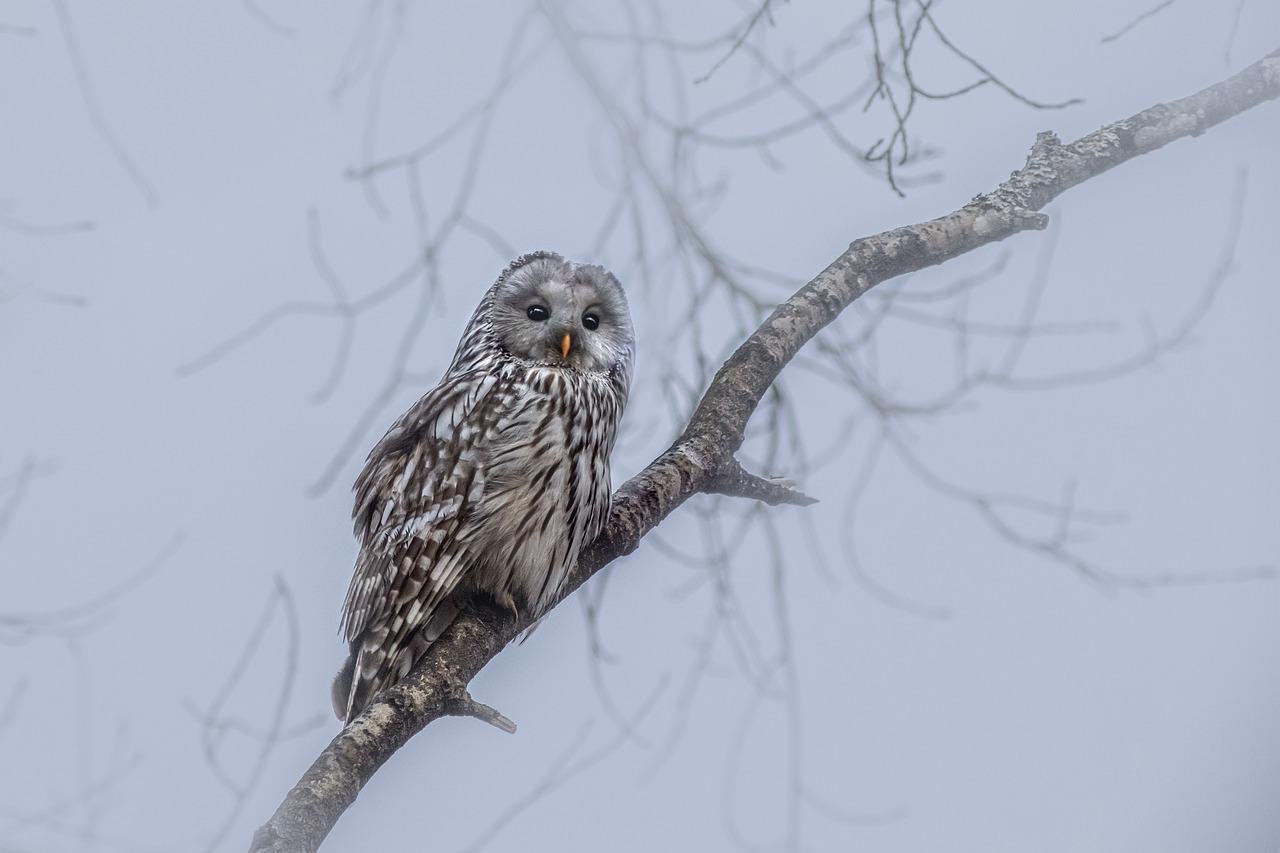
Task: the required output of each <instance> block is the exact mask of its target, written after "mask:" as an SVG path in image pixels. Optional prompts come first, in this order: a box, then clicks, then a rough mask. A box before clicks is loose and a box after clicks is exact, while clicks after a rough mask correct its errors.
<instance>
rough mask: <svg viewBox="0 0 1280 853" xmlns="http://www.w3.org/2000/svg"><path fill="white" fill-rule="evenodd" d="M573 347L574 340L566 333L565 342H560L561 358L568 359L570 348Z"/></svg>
mask: <svg viewBox="0 0 1280 853" xmlns="http://www.w3.org/2000/svg"><path fill="white" fill-rule="evenodd" d="M572 345H573V341H572V339H570V337H569V334H568V333H567V332H566V333H565V336H564V340H563V341H561V342H560V357H561V358H568V357H569V347H570V346H572Z"/></svg>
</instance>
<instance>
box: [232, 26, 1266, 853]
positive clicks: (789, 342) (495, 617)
mask: <svg viewBox="0 0 1280 853" xmlns="http://www.w3.org/2000/svg"><path fill="white" fill-rule="evenodd" d="M1277 97H1280V50H1277V51H1275V52H1272V53H1271V54H1268V55H1267V56H1266V57H1264V58H1263V59H1261V60H1259V61H1258V62H1256V63H1254V64H1253V65H1251V66H1249V67H1248V68H1246V69H1245V70H1244V71H1242V72H1241V73H1239V74H1237V75H1235V76H1234V77H1231V78H1229V79H1227V80H1224V81H1222V82H1221V83H1218V84H1216V85H1214V86H1211V87H1209V88H1207V89H1205V90H1204V91H1202V92H1199V93H1197V94H1194V95H1191V96H1189V97H1186V98H1183V99H1181V100H1178V101H1175V102H1172V103H1169V104H1159V105H1157V106H1154V107H1151V108H1150V109H1147V110H1144V111H1142V112H1140V113H1138V114H1137V115H1134V116H1132V117H1130V118H1127V119H1123V120H1121V121H1118V122H1115V123H1113V124H1110V125H1107V126H1105V127H1103V128H1101V129H1100V130H1097V131H1095V132H1094V133H1091V134H1089V135H1088V136H1085V137H1083V138H1081V139H1079V140H1077V141H1075V142H1072V143H1070V144H1067V145H1063V144H1062V143H1061V142H1059V141H1058V139H1057V137H1056V136H1054V135H1053V134H1052V133H1042V134H1040V135H1039V136H1038V137H1037V139H1036V142H1035V145H1034V146H1033V147H1032V150H1031V154H1030V156H1029V157H1028V158H1027V162H1026V165H1025V166H1023V167H1022V168H1021V169H1019V170H1018V171H1016V172H1014V173H1013V175H1012V176H1011V177H1010V178H1009V180H1007V181H1005V182H1004V183H1003V184H1001V185H1000V187H998V188H997V189H996V190H994V191H993V192H991V193H987V194H985V195H981V196H978V197H977V198H975V199H974V200H973V201H972V202H970V203H969V204H967V205H965V206H964V207H962V208H960V209H959V210H956V211H954V212H952V213H949V214H946V215H944V216H941V217H939V218H937V219H934V220H931V221H929V222H924V223H920V224H917V225H909V226H904V227H902V228H896V229H894V230H891V231H886V232H884V233H882V234H878V235H875V236H873V237H867V238H862V239H859V240H857V241H855V242H854V243H853V244H852V245H850V246H849V248H848V250H847V251H845V252H844V253H843V254H842V255H841V256H840V257H839V258H837V259H836V260H835V261H834V262H833V263H832V264H831V265H830V266H828V267H827V268H826V269H825V270H823V271H822V272H821V273H819V274H818V275H817V277H815V278H814V279H813V280H812V281H810V282H809V283H808V284H806V285H804V286H803V287H801V288H800V290H798V291H797V292H796V293H795V294H794V295H793V296H792V297H791V298H789V299H788V300H786V301H785V302H783V303H782V304H781V305H779V306H778V307H777V308H776V309H775V310H774V311H773V313H772V314H771V315H770V316H769V317H768V318H767V319H766V320H765V321H764V323H763V324H761V325H760V327H759V328H757V329H756V330H755V331H754V332H753V333H752V334H751V335H750V336H749V337H748V338H747V339H746V340H745V341H744V342H743V343H742V345H741V346H739V347H738V349H737V351H736V352H735V353H734V354H733V355H732V356H731V357H730V358H729V359H728V360H727V361H726V362H725V363H724V365H723V366H722V367H721V368H720V370H719V372H718V373H717V374H716V376H715V379H714V380H713V381H712V382H711V384H710V387H709V388H708V389H707V391H706V393H705V395H704V396H703V397H702V400H701V402H700V403H699V404H698V407H697V409H696V410H695V411H694V413H693V415H692V417H691V418H690V420H689V423H688V426H687V427H686V428H685V430H684V432H683V433H682V434H681V435H680V437H679V438H678V439H676V441H675V443H674V444H672V445H671V447H670V448H669V449H668V450H667V451H666V452H664V453H663V454H662V455H661V456H659V457H658V458H657V459H656V460H654V462H653V463H651V464H650V465H649V466H648V467H647V468H645V469H644V470H643V471H641V472H640V473H639V474H637V475H636V476H635V477H633V478H632V479H631V480H629V481H627V482H626V483H625V484H623V486H622V487H621V488H620V489H618V491H617V492H616V493H615V494H614V498H613V506H612V508H611V511H610V514H609V520H608V524H607V526H606V528H605V530H604V532H603V533H602V534H601V535H600V537H599V538H598V539H597V540H596V541H595V543H593V544H592V546H591V547H590V548H589V549H588V550H587V552H586V553H584V554H583V555H582V558H581V560H580V561H579V565H578V567H577V569H576V571H575V572H574V573H573V574H572V575H571V576H570V578H569V580H568V583H566V584H565V588H564V590H563V591H562V596H561V598H562V599H563V597H565V596H568V595H569V594H571V593H572V592H573V591H574V590H575V589H577V588H578V587H579V586H581V585H582V583H583V582H585V581H586V580H587V579H588V578H590V577H591V576H592V575H594V574H595V573H596V572H598V571H599V570H600V569H601V568H603V567H604V566H605V565H607V564H608V563H610V562H612V561H613V560H615V559H617V558H618V557H621V556H623V555H626V554H630V553H631V552H633V551H634V550H635V549H636V548H637V547H638V546H639V543H640V539H641V538H642V537H643V536H645V535H646V534H647V533H649V532H650V531H651V530H653V529H654V528H655V527H657V526H658V524H660V523H661V522H662V520H663V519H665V518H666V517H667V516H668V515H669V514H670V513H671V512H672V511H674V510H675V509H676V508H677V507H679V506H680V505H681V504H682V503H684V502H685V501H686V500H687V499H688V498H689V497H690V496H692V495H694V494H697V493H699V492H706V491H709V490H712V489H713V488H714V484H716V483H717V482H720V481H722V478H723V477H724V476H725V474H726V472H729V473H730V474H732V473H733V472H734V470H735V466H736V465H737V462H736V461H735V460H734V454H735V453H736V452H737V451H738V449H739V447H740V446H741V444H742V442H743V436H744V432H745V430H746V426H747V422H748V420H749V419H750V418H751V416H752V413H753V412H755V410H756V408H757V406H759V404H760V402H761V400H762V399H763V398H764V396H765V394H766V393H767V392H768V390H769V388H770V386H771V385H772V384H773V382H774V380H776V379H777V377H778V375H779V373H780V372H781V371H782V369H783V367H785V366H786V365H787V363H788V362H789V361H790V360H791V359H792V358H793V357H794V356H795V355H796V354H797V353H798V352H799V351H800V349H801V348H802V347H803V346H804V345H805V344H806V343H808V342H809V341H810V340H811V339H812V338H813V337H814V336H815V335H816V334H817V333H818V332H819V331H820V330H822V329H823V328H824V327H825V326H827V325H829V324H830V323H831V322H833V321H834V320H835V319H836V318H837V317H838V316H839V315H840V313H841V312H842V311H843V310H844V309H846V308H847V307H848V306H849V305H850V304H852V303H853V302H854V300H856V299H858V298H859V297H860V296H862V295H863V294H865V293H866V292H867V291H869V290H870V289H871V288H873V287H874V286H876V285H877V284H880V283H881V282H884V281H886V280H888V279H890V278H894V277H896V276H900V275H903V274H905V273H908V272H912V271H915V270H920V269H923V268H926V267H930V266H934V265H936V264H940V263H943V262H944V261H947V260H950V259H952V258H955V257H957V256H959V255H962V254H965V253H967V252H970V251H972V250H974V249H977V248H979V247H981V246H985V245H988V244H990V243H994V242H998V241H1000V240H1003V239H1005V238H1007V237H1011V236H1013V235H1014V234H1017V233H1019V232H1022V231H1026V230H1033V229H1043V228H1044V227H1045V226H1046V224H1047V222H1048V218H1047V217H1046V216H1045V215H1044V214H1043V213H1041V212H1040V211H1041V209H1042V208H1044V206H1045V205H1047V204H1048V203H1049V202H1050V201H1052V200H1053V199H1055V198H1056V197H1057V196H1059V195H1061V194H1062V193H1063V192H1065V191H1066V190H1068V189H1070V188H1072V187H1074V186H1075V185H1077V184H1079V183H1082V182H1083V181H1086V180H1088V179H1090V178H1093V177H1096V176H1098V175H1100V174H1102V173H1103V172H1106V171H1107V170H1109V169H1111V168H1113V167H1115V166H1118V165H1120V164H1121V163H1123V162H1125V161H1127V160H1130V159H1132V158H1134V157H1137V156H1139V155H1142V154H1146V153H1149V152H1151V151H1154V150H1155V149H1157V148H1160V147H1161V146H1163V145H1166V144H1168V143H1169V142H1172V141H1174V140H1176V139H1181V138H1183V137H1186V136H1197V135H1199V134H1201V133H1203V132H1204V131H1206V130H1208V129H1209V128H1210V127H1213V126H1214V125H1216V124H1218V123H1220V122H1222V121H1225V120H1226V119H1228V118H1231V117H1233V116H1235V115H1238V114H1240V113H1242V112H1245V111H1246V110H1249V109H1251V108H1253V107H1255V106H1257V105H1259V104H1261V103H1263V102H1265V101H1268V100H1273V99H1275V98H1277ZM527 627H528V624H526V623H524V622H520V621H517V620H515V619H514V618H512V617H511V616H510V614H507V613H506V612H504V611H502V610H500V609H499V608H497V607H496V606H495V605H492V604H488V603H485V602H483V601H477V602H475V603H474V604H473V605H472V606H471V607H470V608H468V609H467V610H466V611H464V613H463V614H462V615H461V616H460V617H459V618H458V620H457V621H456V622H455V623H454V625H453V626H452V627H451V628H450V629H449V630H448V631H447V632H446V633H445V634H444V635H443V636H442V637H441V638H440V639H439V640H438V641H437V642H436V643H435V644H434V645H432V647H431V648H430V650H429V651H428V652H427V654H426V655H425V656H424V657H423V658H422V660H420V661H419V662H418V664H417V665H416V666H415V667H414V669H413V671H412V672H411V673H410V675H409V676H408V677H407V678H406V679H405V680H404V681H403V682H401V683H400V684H398V685H396V686H395V687H393V688H391V689H390V690H387V691H386V692H385V693H383V694H382V695H381V697H380V698H379V699H378V700H377V701H375V702H374V703H373V704H372V705H371V706H370V707H369V708H368V709H366V710H365V711H364V712H363V713H362V714H360V715H359V716H358V717H357V718H356V719H355V720H353V721H352V723H351V724H350V725H348V726H347V727H346V728H345V729H343V731H342V732H341V733H339V734H338V736H337V737H336V738H334V740H333V741H332V742H331V743H330V744H329V746H328V747H326V748H325V750H324V751H323V752H322V753H321V755H320V756H319V758H317V759H316V761H315V763H314V764H313V765H312V766H311V767H310V769H308V770H307V772H306V773H305V774H304V775H303V777H302V779H301V781H299V782H298V784H297V785H296V786H295V787H294V788H293V790H291V791H290V792H289V794H288V796H287V797H286V798H285V800H284V802H283V803H282V804H281V806H280V807H279V809H277V811H276V813H275V815H274V816H273V817H272V818H271V820H270V821H269V822H268V823H267V824H265V825H264V826H263V827H261V828H260V829H259V830H258V831H257V833H255V835H254V838H253V844H252V848H251V849H252V850H253V851H304V850H305V851H314V850H316V849H317V848H318V847H319V846H320V844H321V842H323V840H324V838H325V836H326V835H327V834H328V833H329V831H330V829H332V827H333V825H334V824H335V823H336V822H337V820H338V818H339V817H340V816H341V814H342V813H343V811H345V810H346V808H347V807H348V806H349V805H351V803H352V802H354V801H355V799H356V796H357V795H358V793H359V792H360V789H361V788H362V787H363V786H364V785H365V783H366V782H368V780H369V779H370V778H371V777H372V776H373V774H374V773H375V772H376V771H377V769H378V768H379V767H381V766H382V764H383V763H385V762H386V761H387V759H389V758H390V757H391V755H392V754H393V753H395V751H396V750H397V749H399V748H400V747H401V746H403V745H404V744H405V743H406V742H407V741H408V740H409V738H411V737H412V736H413V735H414V734H416V733H417V732H419V731H421V730H422V729H423V728H424V727H425V726H426V725H427V724H429V723H431V722H432V721H433V720H436V719H438V718H440V717H442V716H447V715H459V714H461V715H472V714H473V713H474V708H475V704H474V703H473V702H472V700H471V698H470V696H469V694H468V692H467V685H468V684H469V683H470V681H471V679H472V678H473V677H474V676H475V675H476V673H478V672H479V671H480V669H481V668H482V667H483V666H484V665H485V664H487V663H488V662H489V660H490V659H491V658H493V656H494V655H496V654H497V653H498V652H499V651H500V650H501V649H502V648H504V647H505V646H506V645H507V644H508V643H509V642H510V641H511V640H512V639H514V638H515V637H516V636H517V635H518V634H519V633H520V632H521V631H522V630H524V629H525V628H527Z"/></svg>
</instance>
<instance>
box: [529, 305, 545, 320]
mask: <svg viewBox="0 0 1280 853" xmlns="http://www.w3.org/2000/svg"><path fill="white" fill-rule="evenodd" d="M524 313H525V314H527V315H528V317H529V319H530V320H537V321H538V322H542V321H543V320H545V319H547V318H548V317H550V316H551V312H550V311H548V310H547V309H546V307H545V306H542V305H530V306H529V310H528V311H526V312H524Z"/></svg>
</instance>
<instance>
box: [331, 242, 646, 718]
mask: <svg viewBox="0 0 1280 853" xmlns="http://www.w3.org/2000/svg"><path fill="white" fill-rule="evenodd" d="M531 309H541V310H531ZM543 314H545V316H543ZM566 335H567V336H568V345H569V349H568V352H567V353H566V352H565V345H566V338H565V336H566ZM634 352H635V335H634V333H633V331H632V328H631V316H630V313H629V311H628V308H627V300H626V296H625V294H624V293H623V290H622V286H621V285H620V284H619V283H618V280H617V279H616V278H614V277H613V275H612V274H610V273H609V272H607V271H606V270H604V269H603V268H601V267H598V266H593V265H587V264H573V263H569V262H566V261H565V260H564V259H562V258H561V257H560V256H559V255H556V254H553V253H550V252H537V253H534V254H531V255H525V256H523V257H521V258H518V259H517V260H515V261H514V262H512V264H511V265H510V266H509V267H507V269H506V271H504V272H503V274H502V276H501V277H499V279H498V280H497V282H495V283H494V285H493V286H492V287H491V288H489V290H488V292H487V293H486V294H485V295H484V297H483V298H482V299H481V301H480V305H479V307H477V308H476V311H475V313H474V314H473V315H472V317H471V321H470V322H469V323H468V324H467V328H466V331H465V332H464V333H463V336H462V340H461V341H460V342H459V344H458V349H457V352H456V353H455V354H454V358H453V362H452V363H451V364H450V366H449V369H448V370H447V371H446V372H445V375H444V377H443V378H442V379H441V380H440V384H439V385H438V386H437V387H436V388H434V389H432V390H431V391H430V392H429V393H428V394H427V395H426V396H424V397H423V398H422V399H421V400H419V401H418V402H417V403H416V404H415V405H414V406H413V407H412V408H410V409H409V411H407V412H405V413H404V414H403V415H402V416H401V417H400V418H399V419H398V420H397V421H396V422H395V423H394V424H392V426H391V429H389V430H388V431H387V434H386V435H385V436H384V437H383V438H382V440H381V441H380V442H378V444H377V445H376V446H375V447H374V448H373V450H372V451H371V452H370V454H369V458H368V460H367V461H366V462H365V466H364V470H363V471H361V473H360V476H359V477H358V478H357V480H356V485H355V495H356V500H355V509H354V511H353V514H352V515H353V519H354V522H355V533H356V537H357V538H358V539H359V540H360V554H359V556H358V557H357V559H356V567H355V574H354V576H353V577H352V579H351V586H350V589H349V590H348V592H347V599H346V604H345V606H344V608H343V614H342V633H343V635H344V637H345V638H346V640H347V642H349V643H350V645H351V654H350V658H349V659H348V660H347V663H346V664H345V665H344V666H343V668H342V670H341V671H340V672H339V673H338V676H337V678H335V679H334V685H333V705H334V712H335V713H336V714H337V715H338V717H339V718H340V719H343V720H347V721H350V720H351V719H352V718H353V717H354V716H355V715H356V714H358V713H359V712H360V711H362V710H363V709H364V708H365V707H366V706H367V705H368V704H369V702H370V701H371V700H372V698H373V697H374V696H375V695H376V694H377V693H378V691H380V690H382V689H384V688H386V687H388V686H390V685H392V684H394V683H395V682H397V681H399V680H400V679H402V678H404V676H405V675H407V674H408V672H409V670H410V669H411V668H412V666H413V664H414V663H415V662H416V661H417V659H418V658H420V657H421V656H422V654H423V653H425V652H426V650H427V649H428V648H429V647H430V645H431V643H433V642H435V640H436V639H437V638H438V637H439V636H440V635H441V634H442V633H443V632H444V631H445V629H447V628H448V626H449V624H450V623H452V621H453V620H454V618H455V617H456V616H457V613H458V612H459V610H460V608H461V606H462V605H463V604H464V603H465V601H466V599H467V598H468V597H469V596H472V595H476V594H482V595H487V596H490V597H491V598H493V599H494V600H495V601H497V602H498V603H499V604H501V605H503V606H505V607H508V608H510V609H512V610H513V611H517V612H519V613H520V614H523V615H527V616H529V617H530V618H534V619H536V618H538V617H540V616H541V615H542V614H543V613H544V612H545V611H546V609H547V607H549V606H550V604H551V602H552V601H553V600H554V599H555V597H556V595H557V594H558V593H559V591H560V588H561V586H562V585H563V584H564V581H565V579H566V578H567V577H568V575H569V573H570V572H571V571H572V570H573V568H574V566H575V565H576V564H577V560H578V554H579V552H580V551H581V549H582V548H583V547H585V546H586V545H587V544H588V543H590V542H591V540H592V539H594V538H595V537H596V535H597V534H598V533H599V532H600V530H601V528H602V527H603V525H604V520H605V517H606V515H607V514H608V510H609V495H610V482H609V455H610V454H611V453H612V451H613V445H614V441H615V439H616V437H617V429H618V422H619V420H620V419H621V417H622V412H623V409H624V408H625V406H626V402H627V394H628V392H629V390H630V385H631V370H632V363H633V359H634Z"/></svg>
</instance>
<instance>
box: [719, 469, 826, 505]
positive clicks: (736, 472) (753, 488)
mask: <svg viewBox="0 0 1280 853" xmlns="http://www.w3.org/2000/svg"><path fill="white" fill-rule="evenodd" d="M795 485H796V484H795V481H794V480H785V479H781V478H776V477H761V476H758V475H756V474H752V473H751V472H750V471H748V470H746V469H745V468H743V467H742V464H741V463H739V462H738V460H737V459H733V458H731V459H730V460H729V461H728V462H727V463H726V464H724V465H722V466H721V467H720V468H719V469H718V470H717V471H715V472H713V473H711V474H709V475H708V476H707V481H706V483H705V484H704V485H703V487H702V491H703V492H705V493H707V494H709V495H728V496H729V497H734V498H751V499H752V500H757V501H764V502H765V503H767V504H769V506H778V505H779V504H791V505H793V506H811V505H812V504H816V503H817V502H818V500H817V498H811V497H809V496H808V495H806V494H804V493H803V492H800V491H797V490H796V488H795Z"/></svg>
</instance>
